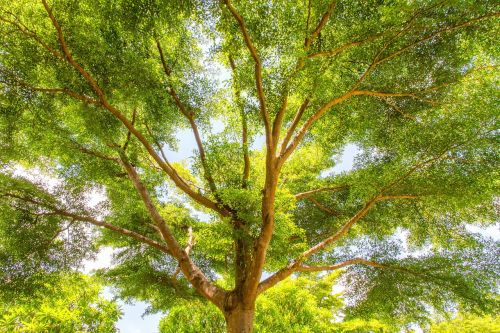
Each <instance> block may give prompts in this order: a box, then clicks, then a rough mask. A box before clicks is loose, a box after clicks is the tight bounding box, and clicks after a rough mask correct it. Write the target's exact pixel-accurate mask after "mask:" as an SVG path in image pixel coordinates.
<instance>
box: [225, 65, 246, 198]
mask: <svg viewBox="0 0 500 333" xmlns="http://www.w3.org/2000/svg"><path fill="white" fill-rule="evenodd" d="M229 64H230V66H231V70H232V72H233V81H234V82H233V85H234V95H235V98H236V104H237V105H238V107H239V108H240V110H241V111H240V114H241V125H242V126H241V127H242V130H241V144H242V149H243V163H244V165H243V176H242V181H241V188H247V187H248V179H249V178H250V156H249V152H248V124H247V116H246V113H245V108H244V107H243V104H242V102H241V93H240V89H239V87H238V85H237V80H236V64H235V63H234V59H233V57H231V56H229Z"/></svg>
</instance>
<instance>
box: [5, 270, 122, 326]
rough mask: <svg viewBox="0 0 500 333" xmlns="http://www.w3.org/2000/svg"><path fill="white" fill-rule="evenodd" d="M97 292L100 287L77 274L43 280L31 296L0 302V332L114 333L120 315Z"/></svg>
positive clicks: (113, 306)
mask: <svg viewBox="0 0 500 333" xmlns="http://www.w3.org/2000/svg"><path fill="white" fill-rule="evenodd" d="M100 291H101V286H100V284H98V283H96V281H94V280H92V279H91V278H88V277H85V276H82V275H79V274H63V275H57V274H52V275H50V276H48V277H47V276H46V277H45V283H44V285H43V286H40V287H39V288H37V290H36V292H35V293H34V294H31V295H22V296H20V295H17V297H16V298H10V299H9V298H5V297H2V298H0V300H1V305H0V331H1V332H23V333H40V332H68V333H69V332H78V333H80V332H109V333H112V332H117V330H116V329H115V322H116V321H117V320H118V318H119V317H120V315H121V312H120V310H119V309H118V306H117V304H116V303H114V302H113V301H109V300H105V299H104V298H103V297H102V296H100V295H99V292H100ZM0 296H4V295H0Z"/></svg>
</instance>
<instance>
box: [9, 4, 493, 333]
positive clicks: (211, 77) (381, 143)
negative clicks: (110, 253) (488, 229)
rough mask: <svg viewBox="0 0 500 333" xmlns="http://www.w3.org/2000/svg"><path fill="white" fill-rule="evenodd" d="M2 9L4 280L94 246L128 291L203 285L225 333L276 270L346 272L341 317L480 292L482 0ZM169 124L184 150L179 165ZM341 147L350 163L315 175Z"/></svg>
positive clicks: (487, 98) (484, 188)
mask: <svg viewBox="0 0 500 333" xmlns="http://www.w3.org/2000/svg"><path fill="white" fill-rule="evenodd" d="M0 8H1V14H0V15H1V16H0V21H1V26H0V29H1V30H0V31H1V35H2V43H1V46H0V48H1V49H0V80H1V90H2V95H1V101H0V105H1V107H2V118H1V119H2V120H1V125H0V126H1V129H2V130H1V133H2V134H1V135H2V140H1V141H0V142H1V149H2V152H1V154H0V156H1V157H0V159H1V163H2V169H1V170H2V176H1V183H0V193H1V198H2V199H1V200H2V201H1V205H2V208H1V212H2V224H3V225H5V226H7V227H6V229H5V230H6V231H3V232H9V234H8V235H7V238H8V239H9V242H10V243H9V244H10V245H11V247H14V248H15V246H14V245H12V244H19V246H20V249H17V248H15V250H16V251H14V254H10V253H9V254H8V255H6V256H4V257H3V258H2V260H3V262H2V266H1V267H2V274H3V276H2V281H3V283H6V285H7V286H12V287H8V288H14V287H16V288H17V286H21V285H22V286H24V287H23V288H25V287H26V288H28V287H29V286H30V285H31V284H30V283H32V282H33V281H34V280H32V279H31V280H30V279H29V277H30V276H32V275H33V274H35V273H38V274H43V273H44V272H47V271H54V270H59V269H71V268H73V267H76V266H78V265H79V262H80V260H81V259H82V258H83V257H85V256H87V255H89V254H91V252H90V249H94V247H95V245H105V244H107V245H110V246H114V247H116V248H118V251H119V253H118V254H117V256H116V262H117V266H115V267H114V268H113V269H110V270H109V271H108V272H105V273H103V274H104V276H105V277H106V278H108V281H109V282H110V283H112V284H114V285H115V286H116V287H117V288H118V289H119V290H120V293H121V295H122V296H123V297H134V298H138V299H147V300H149V301H150V302H151V305H152V309H153V310H154V309H155V308H159V307H168V306H172V305H174V304H175V302H176V301H175V300H176V299H179V298H183V299H187V300H194V299H197V298H199V297H202V298H204V299H206V300H208V301H209V302H211V303H212V304H214V305H215V306H216V307H217V308H218V309H219V310H220V311H221V313H222V314H223V315H224V318H225V321H226V323H227V330H228V332H251V331H252V327H253V321H254V316H255V314H254V312H255V304H256V299H257V297H258V296H259V295H260V294H261V293H262V292H264V291H266V290H268V289H269V288H272V287H273V286H275V285H276V284H278V283H280V282H281V281H283V280H285V279H286V278H287V277H289V276H291V275H299V276H300V275H301V274H302V273H303V272H319V271H334V270H337V269H340V268H343V269H344V274H343V278H342V279H343V281H344V284H345V285H346V287H347V291H346V295H347V297H348V298H349V299H350V301H349V302H347V305H346V308H345V309H344V310H343V311H344V312H345V314H346V318H354V317H355V316H359V315H363V316H371V315H374V314H376V315H377V316H378V317H380V318H382V319H385V320H387V321H390V322H393V323H397V324H400V325H405V324H406V323H408V322H421V321H426V320H427V318H428V317H429V314H430V312H435V311H447V310H448V309H449V308H450V307H452V306H454V305H459V306H461V307H463V308H464V309H466V310H467V311H469V310H470V311H472V310H476V311H483V312H488V311H490V310H491V308H492V307H494V306H495V305H496V302H495V298H494V297H489V296H488V295H492V293H494V292H496V291H495V290H492V289H494V283H492V281H494V280H495V279H496V278H498V265H496V258H497V257H498V256H497V255H498V247H497V246H496V245H495V244H494V243H493V242H492V241H491V240H488V239H484V238H482V237H480V236H478V235H474V234H473V233H472V232H470V230H469V229H468V228H467V224H480V225H488V224H491V223H493V222H494V221H495V212H497V210H498V199H497V198H496V197H495V195H496V193H497V192H496V186H497V184H498V180H497V179H498V171H497V170H498V150H497V148H496V147H497V146H496V144H497V143H498V140H497V134H498V126H497V118H496V114H495V110H497V109H498V98H496V97H497V96H498V95H497V90H496V88H497V87H498V73H497V71H496V68H497V67H496V66H497V65H496V59H498V51H499V49H498V47H497V44H496V38H495V36H498V16H499V13H498V12H497V6H495V3H493V1H413V2H408V1H392V2H388V3H386V2H382V1H333V2H330V1H319V0H318V1H300V2H289V1H284V2H277V1H257V0H251V1H234V2H233V1H230V0H224V1H221V2H217V1H213V2H212V1H208V2H207V1H197V0H192V1H162V0H134V1H132V0H113V1H104V0H99V1H71V0H54V1H49V0H41V2H32V1H28V0H19V1H11V2H3V3H2V5H1V7H0ZM216 120H221V121H223V123H224V127H223V129H222V131H217V130H216V129H217V126H215V125H214V124H216ZM180 129H187V130H189V131H190V132H192V135H193V138H194V140H195V142H196V145H197V149H196V150H195V151H194V152H193V157H192V158H191V159H190V160H189V161H184V162H183V163H179V162H175V163H174V162H173V161H172V160H169V150H170V151H171V150H175V149H176V147H178V144H180V145H182V144H183V142H178V141H177V140H176V133H179V130H180ZM260 138H262V140H263V141H264V147H263V148H262V149H258V147H255V146H256V145H258V142H259V140H260ZM349 143H351V144H355V145H356V147H358V150H359V151H360V153H359V154H358V157H357V161H356V165H355V167H354V169H353V170H351V171H349V172H343V173H340V174H338V173H334V172H331V168H332V167H333V166H334V165H335V158H337V156H338V155H339V154H340V153H341V152H342V150H343V148H344V147H345V146H346V145H347V144H349ZM21 166H22V167H25V169H28V170H33V169H36V170H40V171H41V172H43V173H45V174H47V175H50V176H51V177H54V179H55V181H54V183H55V185H54V184H52V186H47V184H45V185H44V184H36V183H35V181H34V180H33V179H32V178H29V177H24V178H23V177H19V168H20V167H21ZM16 172H17V173H16ZM16 175H17V176H16ZM92 191H102V192H104V193H105V197H106V200H104V201H103V202H102V203H101V204H100V205H97V206H94V207H91V205H89V204H88V193H91V192H92ZM200 213H201V215H200ZM88 225H93V226H96V227H98V228H99V230H100V232H98V233H97V231H96V230H95V229H89V227H88ZM12 226H16V227H15V228H14V227H12ZM61 230H65V232H66V233H67V234H68V235H69V236H67V237H61ZM39 236H40V237H39ZM42 240H43V242H45V243H43V242H42V243H43V244H42V243H41V241H42ZM53 241H55V242H53ZM54 244H55V245H54ZM30 246H34V247H36V248H37V249H39V251H38V252H37V255H35V256H33V257H30V258H25V257H23V256H19V255H18V254H19V251H21V250H23V249H24V250H25V249H26V248H29V247H30ZM54 246H59V247H62V248H64V249H73V250H74V251H71V250H68V252H67V253H68V254H69V255H70V256H69V257H67V256H57V255H52V254H53V253H59V252H57V251H54V250H53V247H54ZM83 248H88V249H89V250H88V251H80V249H83ZM18 262H20V264H19V263H18ZM24 268H26V269H24ZM263 272H265V273H266V274H265V275H264V276H265V278H264V279H263ZM221 276H222V277H224V278H225V279H226V280H230V281H232V282H231V284H230V285H226V286H223V285H222V284H221V283H220V282H218V277H221ZM26 281H27V282H26Z"/></svg>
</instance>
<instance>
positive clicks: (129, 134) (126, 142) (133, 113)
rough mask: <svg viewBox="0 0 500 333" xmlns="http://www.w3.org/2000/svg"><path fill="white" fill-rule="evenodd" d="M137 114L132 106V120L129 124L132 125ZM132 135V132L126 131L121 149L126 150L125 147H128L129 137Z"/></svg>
mask: <svg viewBox="0 0 500 333" xmlns="http://www.w3.org/2000/svg"><path fill="white" fill-rule="evenodd" d="M136 115H137V108H134V111H133V112H132V121H131V122H130V124H131V125H132V126H134V124H135V117H136ZM131 136H132V132H130V130H129V131H127V139H126V140H125V143H124V144H123V150H124V151H126V150H127V147H128V144H129V142H130V137H131Z"/></svg>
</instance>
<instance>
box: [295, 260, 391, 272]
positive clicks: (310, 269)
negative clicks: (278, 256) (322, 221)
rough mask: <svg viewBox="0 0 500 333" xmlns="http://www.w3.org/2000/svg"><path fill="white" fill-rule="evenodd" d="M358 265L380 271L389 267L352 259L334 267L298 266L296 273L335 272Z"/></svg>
mask: <svg viewBox="0 0 500 333" xmlns="http://www.w3.org/2000/svg"><path fill="white" fill-rule="evenodd" d="M358 264H361V265H366V266H370V267H376V268H382V269H386V268H389V266H387V265H384V264H380V263H378V262H375V261H370V260H366V259H362V258H354V259H350V260H346V261H343V262H340V263H338V264H335V265H328V266H307V265H300V266H299V267H297V269H296V271H297V272H321V271H334V270H337V269H340V268H344V267H346V266H350V265H358Z"/></svg>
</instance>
